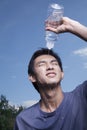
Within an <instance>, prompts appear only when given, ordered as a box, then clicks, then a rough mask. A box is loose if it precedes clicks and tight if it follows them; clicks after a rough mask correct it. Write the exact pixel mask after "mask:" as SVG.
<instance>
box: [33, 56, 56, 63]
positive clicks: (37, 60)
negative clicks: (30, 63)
mask: <svg viewBox="0 0 87 130" xmlns="http://www.w3.org/2000/svg"><path fill="white" fill-rule="evenodd" d="M49 60H56V58H55V57H54V56H52V55H49V54H48V55H41V56H38V57H37V58H36V59H35V61H34V62H35V63H37V62H39V61H49Z"/></svg>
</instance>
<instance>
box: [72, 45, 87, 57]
mask: <svg viewBox="0 0 87 130" xmlns="http://www.w3.org/2000/svg"><path fill="white" fill-rule="evenodd" d="M73 53H74V54H75V55H79V56H83V57H86V56H87V47H86V48H82V49H79V50H76V51H74V52H73Z"/></svg>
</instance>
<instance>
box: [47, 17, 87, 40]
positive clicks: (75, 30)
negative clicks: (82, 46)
mask: <svg viewBox="0 0 87 130" xmlns="http://www.w3.org/2000/svg"><path fill="white" fill-rule="evenodd" d="M51 26H52V23H51ZM51 26H50V24H47V25H46V30H50V31H53V32H55V33H64V32H70V33H72V34H75V35H76V36H78V37H80V38H81V39H83V40H85V41H87V27H86V26H84V25H82V24H80V23H79V22H78V21H75V20H72V19H70V18H68V17H63V18H62V21H61V24H60V25H58V26H57V27H56V28H53V27H51Z"/></svg>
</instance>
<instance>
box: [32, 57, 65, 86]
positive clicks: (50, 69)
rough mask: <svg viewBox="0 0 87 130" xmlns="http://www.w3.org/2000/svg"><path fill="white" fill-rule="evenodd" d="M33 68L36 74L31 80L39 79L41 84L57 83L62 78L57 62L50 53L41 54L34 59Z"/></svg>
mask: <svg viewBox="0 0 87 130" xmlns="http://www.w3.org/2000/svg"><path fill="white" fill-rule="evenodd" d="M34 69H35V74H36V76H35V77H33V82H37V81H39V82H40V83H41V84H44V83H45V84H54V83H59V82H60V81H61V79H62V78H63V72H62V71H61V69H60V67H59V64H58V62H57V60H56V59H55V57H53V56H51V55H41V56H39V57H37V58H36V59H35V61H34Z"/></svg>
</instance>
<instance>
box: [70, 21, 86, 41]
mask: <svg viewBox="0 0 87 130" xmlns="http://www.w3.org/2000/svg"><path fill="white" fill-rule="evenodd" d="M69 23H70V26H68V28H67V29H68V31H69V32H71V33H73V34H75V35H77V36H78V37H80V38H82V39H83V40H85V41H87V27H86V26H84V25H82V24H80V23H79V22H77V21H74V20H71V21H70V22H69Z"/></svg>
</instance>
